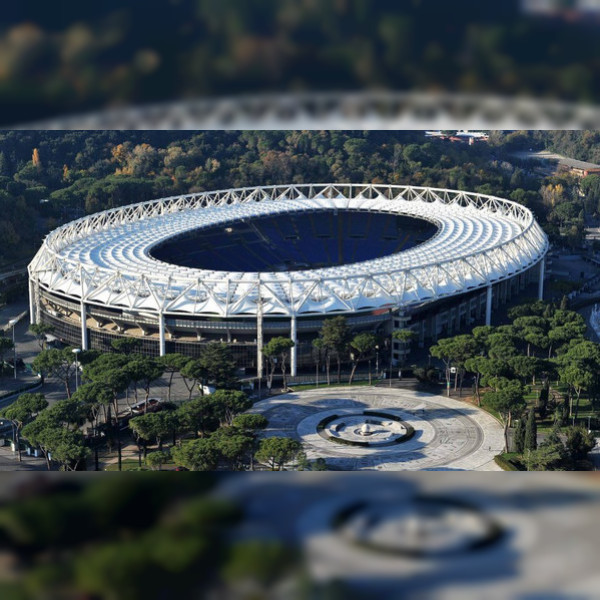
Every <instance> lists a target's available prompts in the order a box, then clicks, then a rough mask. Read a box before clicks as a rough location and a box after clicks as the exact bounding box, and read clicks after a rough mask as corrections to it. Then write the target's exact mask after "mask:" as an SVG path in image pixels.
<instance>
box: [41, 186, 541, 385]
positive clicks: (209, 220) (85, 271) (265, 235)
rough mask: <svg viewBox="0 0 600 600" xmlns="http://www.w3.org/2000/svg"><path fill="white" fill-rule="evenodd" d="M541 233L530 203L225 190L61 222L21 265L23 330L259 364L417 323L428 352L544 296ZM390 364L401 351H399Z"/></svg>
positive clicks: (355, 189)
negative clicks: (321, 338)
mask: <svg viewBox="0 0 600 600" xmlns="http://www.w3.org/2000/svg"><path fill="white" fill-rule="evenodd" d="M547 251H548V239H547V237H546V235H545V234H544V232H543V230H542V229H541V228H540V226H539V225H538V223H537V222H536V220H535V218H534V216H533V215H532V213H531V211H530V210H528V209H527V208H525V207H523V206H521V205H519V204H517V203H514V202H511V201H508V200H504V199H501V198H497V197H493V196H488V195H484V194H476V193H468V192H464V191H457V190H445V189H433V188H423V187H412V186H394V185H376V184H374V185H371V184H306V185H281V186H267V187H254V188H242V189H228V190H220V191H211V192H202V193H197V194H190V195H185V196H176V197H171V198H164V199H159V200H153V201H150V202H144V203H140V204H133V205H129V206H124V207H121V208H116V209H111V210H107V211H104V212H101V213H97V214H94V215H90V216H87V217H84V218H82V219H78V220H77V221H73V222H71V223H68V224H66V225H64V226H62V227H60V228H58V229H56V230H55V231H53V232H52V233H50V234H49V235H48V236H47V237H46V238H45V240H44V242H43V245H42V247H41V248H40V250H39V251H38V253H37V254H36V256H35V257H34V259H33V261H32V262H31V263H30V265H29V288H30V309H31V320H32V322H46V323H49V324H51V325H53V326H54V327H55V335H56V337H58V338H59V339H61V340H63V341H64V342H66V343H68V344H71V345H76V346H80V347H81V348H83V349H88V348H97V349H101V350H105V349H109V348H110V342H111V341H112V340H113V339H115V338H118V337H122V336H133V337H136V338H139V339H140V340H141V347H142V350H143V351H144V352H145V353H148V354H152V355H162V354H165V353H167V352H182V353H184V354H186V355H189V356H197V355H198V353H199V352H200V350H201V348H202V345H203V344H206V343H207V342H210V341H213V340H217V341H218V340H220V341H223V342H226V343H228V344H230V345H231V347H232V350H233V352H234V354H235V356H236V358H237V360H238V364H239V365H240V366H241V367H245V368H247V369H248V370H249V371H252V370H254V369H258V370H262V365H261V363H262V357H261V354H260V352H259V351H258V349H259V348H260V347H262V345H263V344H264V343H265V342H266V341H268V339H269V338H270V337H272V336H276V335H285V336H289V337H291V338H292V339H294V340H295V341H296V347H295V349H294V350H293V352H292V356H291V369H292V373H293V374H295V373H296V370H297V368H298V366H299V365H302V364H306V365H308V364H309V363H310V364H314V363H313V358H312V344H311V341H312V339H314V337H315V336H316V333H317V332H318V330H319V329H320V328H321V326H322V324H323V320H324V319H326V318H328V317H333V316H336V315H344V316H346V317H347V318H348V323H349V325H350V326H351V327H352V329H353V330H357V331H359V330H368V331H373V332H375V333H378V334H382V335H386V336H388V337H389V334H390V332H391V330H392V329H394V328H399V327H411V328H412V329H413V330H414V331H415V332H416V333H417V335H418V340H419V343H420V344H421V345H423V344H425V342H426V341H427V340H435V339H437V338H438V337H440V336H444V335H452V334H454V333H456V332H458V331H460V330H462V329H463V328H465V327H467V326H469V325H473V324H475V323H490V322H491V316H492V311H493V310H494V308H495V307H496V306H498V304H499V303H504V302H506V301H507V300H509V299H510V298H511V297H512V296H514V295H515V294H518V293H519V292H521V291H522V290H523V289H524V288H525V286H526V285H527V284H529V283H532V282H536V281H537V282H538V289H537V291H538V294H539V297H541V296H542V293H543V282H544V257H545V255H546V253H547ZM394 352H395V354H394V357H395V358H399V357H400V354H399V353H401V352H402V348H401V347H398V346H397V347H396V348H395V349H394Z"/></svg>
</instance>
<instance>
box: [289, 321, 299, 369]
mask: <svg viewBox="0 0 600 600" xmlns="http://www.w3.org/2000/svg"><path fill="white" fill-rule="evenodd" d="M290 338H291V340H292V342H294V345H293V346H292V350H291V352H290V374H291V376H292V377H296V374H297V370H298V335H297V332H296V316H295V315H294V316H292V320H291V326H290Z"/></svg>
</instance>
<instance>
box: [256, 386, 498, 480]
mask: <svg viewBox="0 0 600 600" xmlns="http://www.w3.org/2000/svg"><path fill="white" fill-rule="evenodd" d="M364 410H379V411H385V412H386V413H388V414H390V415H393V416H395V417H397V418H400V419H401V420H402V422H403V423H407V424H408V425H410V426H412V427H413V428H414V430H415V432H414V435H413V436H412V437H411V438H410V439H408V440H406V441H402V442H401V443H397V444H388V445H385V446H377V445H374V446H373V447H356V446H350V445H345V444H340V443H335V442H334V441H332V440H331V439H328V438H329V436H327V435H323V431H319V424H320V423H321V422H323V420H324V419H327V418H328V417H332V416H333V415H338V416H340V417H341V418H342V419H345V420H348V419H356V418H357V417H356V415H362V414H363V411H364ZM252 412H256V413H261V414H263V415H264V416H265V417H267V418H268V419H269V426H268V428H267V430H266V432H265V434H264V435H265V436H287V437H293V438H295V439H298V440H299V441H301V442H302V444H303V447H304V451H305V452H306V455H307V457H308V458H309V459H316V458H320V457H322V458H325V459H326V460H327V464H328V466H329V468H331V469H336V470H344V471H354V470H382V471H402V470H408V471H416V470H469V471H500V470H501V469H500V467H498V466H497V465H496V463H495V462H494V456H495V455H496V454H499V453H501V452H502V450H503V448H504V439H503V431H502V426H501V425H500V423H499V422H498V421H497V420H496V419H494V418H493V417H492V416H491V415H489V414H488V413H486V412H485V411H483V410H481V409H479V408H477V407H475V406H472V405H470V404H467V403H465V402H461V401H459V400H453V399H450V398H445V397H443V396H437V395H432V394H428V393H425V392H420V391H412V390H405V389H385V388H375V387H368V388H367V387H356V388H337V389H330V388H328V389H325V390H311V391H307V392H299V393H289V394H283V395H281V396H275V397H273V398H269V399H266V400H262V401H261V402H258V403H257V404H255V405H254V407H253V408H252Z"/></svg>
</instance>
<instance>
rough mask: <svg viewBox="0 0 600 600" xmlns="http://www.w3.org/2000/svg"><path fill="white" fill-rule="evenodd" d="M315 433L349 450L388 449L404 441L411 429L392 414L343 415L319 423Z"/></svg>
mask: <svg viewBox="0 0 600 600" xmlns="http://www.w3.org/2000/svg"><path fill="white" fill-rule="evenodd" d="M317 431H318V432H319V434H320V435H321V437H324V438H325V439H327V440H329V441H331V442H334V443H338V444H346V445H349V446H387V445H392V444H398V443H400V442H403V441H406V440H408V439H410V438H411V437H412V435H413V434H414V429H413V428H412V427H411V426H410V425H408V424H407V423H404V422H403V421H402V420H401V418H400V417H399V416H398V415H395V414H393V413H392V412H390V413H388V412H382V411H377V412H376V413H375V412H369V411H363V412H344V414H332V415H329V416H328V417H326V418H324V419H322V420H321V422H320V423H319V425H318V427H317Z"/></svg>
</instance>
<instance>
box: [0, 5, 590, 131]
mask: <svg viewBox="0 0 600 600" xmlns="http://www.w3.org/2000/svg"><path fill="white" fill-rule="evenodd" d="M0 19H1V21H0V114H1V115H2V119H1V122H2V123H3V124H4V125H5V126H6V125H10V124H15V123H33V122H36V121H40V120H44V119H48V118H50V117H57V116H65V115H80V114H85V113H94V114H97V113H98V112H102V111H104V110H106V109H107V108H112V109H115V107H127V106H135V107H143V106H146V105H155V104H164V103H168V104H169V109H168V110H169V111H174V110H175V111H176V105H177V104H178V103H181V102H186V101H187V102H190V101H193V100H197V99H211V100H212V101H217V99H223V98H237V99H239V98H240V97H244V96H246V97H247V96H248V95H250V96H256V95H263V94H266V93H268V94H271V95H275V96H272V99H271V102H275V103H280V102H281V96H280V95H281V94H284V95H285V94H287V95H286V96H285V99H286V100H285V101H286V102H287V103H288V110H287V113H286V112H285V111H284V112H282V113H280V114H279V115H278V118H283V119H284V120H285V119H286V114H287V119H288V123H287V127H294V123H293V119H294V111H293V110H291V111H290V109H289V101H290V97H291V98H292V101H293V99H294V97H296V96H297V98H298V99H301V98H304V99H306V96H307V95H310V94H312V93H315V92H341V91H343V92H354V93H355V94H356V93H357V92H360V93H365V91H370V93H373V91H379V92H381V91H390V90H392V91H395V92H398V91H400V92H420V93H425V94H427V95H428V96H430V97H431V96H434V97H435V94H440V93H445V94H451V95H457V94H458V95H459V96H460V97H464V96H465V95H466V96H468V97H469V98H470V99H471V100H472V99H473V98H475V102H476V103H477V102H478V101H479V99H481V101H482V102H484V101H488V100H489V99H490V98H496V99H501V100H502V101H505V100H506V99H507V98H510V99H513V100H514V99H515V98H529V99H532V98H533V99H536V100H541V99H544V100H546V101H548V100H552V101H556V102H560V103H567V104H566V105H567V106H568V107H571V109H573V108H575V109H577V108H578V107H581V106H582V105H591V106H593V107H595V106H596V105H598V106H600V77H598V75H599V73H600V36H599V35H598V27H599V25H600V13H599V7H598V3H597V1H594V0H571V1H565V0H503V1H502V2H491V1H489V2H482V1H480V0H479V1H475V0H457V1H456V2H448V1H447V0H405V1H403V2H398V1H394V0H377V1H376V2H373V1H371V0H130V1H129V2H123V1H122V0H120V1H119V0H104V1H103V2H94V3H87V2H81V1H79V0H58V1H56V2H51V3H50V2H45V1H42V0H22V1H21V2H11V3H6V5H5V6H3V8H2V15H1V16H0ZM340 98H341V97H340V96H339V95H337V96H336V97H335V98H334V99H333V102H334V103H339V102H340V101H341V100H340ZM446 98H447V97H446ZM486 99H487V100H486ZM303 101H305V100H303ZM446 101H447V100H446ZM382 102H383V101H382V99H381V97H379V102H377V101H375V102H373V101H371V102H370V103H366V104H365V103H363V106H362V107H361V108H360V110H362V111H363V114H362V117H363V118H364V112H365V111H372V112H375V113H377V112H378V113H379V114H383V116H384V117H386V118H393V115H392V116H390V114H389V110H390V107H389V105H386V106H383V107H382ZM240 106H241V105H240ZM561 106H562V105H561ZM235 108H236V107H235V105H234V109H235ZM238 108H239V106H238ZM229 109H231V105H230V107H229ZM392 109H393V110H403V107H402V106H400V107H398V106H397V105H396V106H395V107H392ZM439 109H440V110H444V100H443V98H442V97H440V100H439ZM207 110H209V109H207V108H206V107H204V108H203V109H202V110H196V112H195V113H194V114H192V115H190V114H189V111H188V114H187V116H188V118H189V119H190V120H189V122H187V123H186V122H185V116H184V117H180V121H181V122H180V123H179V126H182V127H186V126H190V127H192V126H193V125H194V124H196V125H201V122H202V119H206V112H207ZM353 110H354V113H353V114H352V115H349V114H346V117H347V118H351V117H354V118H356V117H357V113H356V111H357V110H359V109H353ZM386 110H387V111H388V113H386V112H385V111H386ZM412 110H413V109H411V111H412ZM202 111H204V112H202ZM511 111H512V112H513V114H514V116H515V118H519V107H518V106H515V107H513V108H511ZM209 112H210V111H209ZM346 112H347V111H346ZM320 114H322V113H320ZM342 116H344V115H343V114H342ZM417 116H418V115H417ZM488 116H489V115H488ZM167 117H168V115H167ZM255 117H256V119H257V122H255V123H254V126H260V119H261V118H263V116H261V114H259V113H258V112H257V113H256V114H255ZM135 118H138V119H139V121H140V123H141V125H143V124H144V122H143V121H144V119H148V117H147V115H146V114H145V113H143V112H137V113H135V114H134V119H135ZM165 118H166V117H165ZM219 118H221V117H219ZM252 118H253V117H252V114H250V122H249V124H248V125H249V126H250V127H251V126H252V125H253V123H252ZM421 118H422V119H425V121H424V122H423V125H424V126H425V127H426V126H427V124H428V122H426V121H427V118H428V117H427V115H425V117H423V115H421ZM415 119H416V120H415V125H416V127H417V128H418V127H420V126H421V124H420V123H417V121H418V118H416V117H415ZM192 120H195V122H192ZM492 120H493V119H492ZM430 121H431V123H430V124H431V125H435V122H434V121H435V119H430ZM81 123H82V121H79V124H80V125H81ZM223 123H224V125H226V124H227V123H226V122H225V121H223ZM574 123H575V122H574V121H564V119H563V123H561V122H556V123H555V124H554V125H555V126H556V125H558V126H559V127H562V126H565V127H573V125H574ZM132 124H133V123H131V122H129V123H125V125H128V126H129V127H131V126H132ZM146 124H147V125H152V123H146ZM588 124H589V123H588ZM73 125H77V123H74V124H73ZM88 125H89V123H88ZM116 125H118V124H116ZM121 125H123V123H121ZM167 125H168V124H167ZM167 125H165V126H167ZM170 125H171V126H173V125H175V126H176V125H177V123H175V124H173V123H170ZM304 125H306V124H304ZM340 125H343V122H342V123H340ZM490 125H493V123H490ZM531 125H532V126H538V127H540V123H531ZM549 125H550V126H551V125H552V123H549ZM97 126H102V125H101V124H100V125H97ZM154 126H155V127H156V126H157V124H156V123H155V124H154ZM238 126H239V125H238ZM379 126H381V124H379ZM404 126H406V124H404ZM542 126H543V124H542ZM265 128H268V125H267V126H265Z"/></svg>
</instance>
